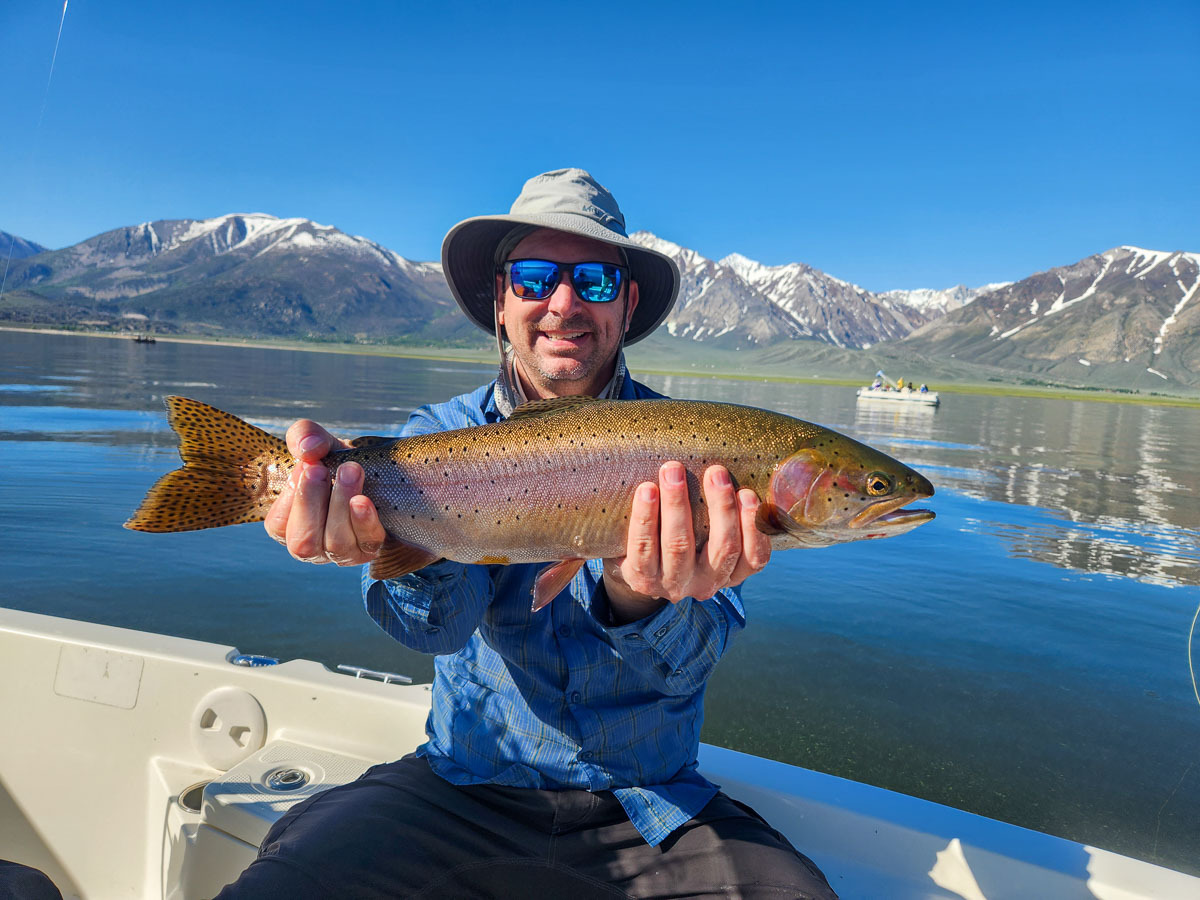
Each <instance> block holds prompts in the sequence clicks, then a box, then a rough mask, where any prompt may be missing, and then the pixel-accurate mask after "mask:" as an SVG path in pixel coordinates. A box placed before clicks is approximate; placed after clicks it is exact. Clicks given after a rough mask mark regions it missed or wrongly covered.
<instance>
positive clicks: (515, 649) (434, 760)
mask: <svg viewBox="0 0 1200 900" xmlns="http://www.w3.org/2000/svg"><path fill="white" fill-rule="evenodd" d="M494 388H495V382H492V383H490V384H487V385H484V386H483V387H481V388H479V389H478V390H476V391H474V392H472V393H470V394H463V395H462V396H460V397H455V398H454V399H453V400H450V401H447V402H446V403H438V404H433V405H430V406H424V407H421V408H420V409H418V410H416V411H414V412H413V414H412V416H411V417H410V418H409V421H408V424H407V425H406V426H405V428H404V432H403V433H404V434H405V435H411V434H426V433H430V432H437V431H445V430H447V429H451V428H465V427H467V426H469V425H481V424H484V423H487V422H497V421H500V420H501V419H502V418H503V416H502V415H501V414H500V412H499V411H498V410H497V408H496V402H495V396H494ZM660 396H661V395H660V394H656V393H654V392H653V391H651V390H650V389H649V388H647V387H645V386H644V385H641V384H638V383H637V382H635V381H634V380H633V379H632V378H625V379H624V380H623V383H622V386H621V392H620V398H621V399H622V400H629V399H649V398H655V397H660ZM542 565H543V564H527V565H512V566H484V565H466V564H464V563H457V562H450V561H447V560H443V561H441V562H438V563H435V564H433V565H431V566H428V567H426V568H424V569H422V570H420V571H419V572H414V573H412V574H411V575H405V576H404V577H402V578H397V579H391V580H387V581H377V580H374V579H372V578H371V577H370V576H369V575H368V574H366V572H365V571H364V575H363V595H364V598H365V600H366V607H367V612H368V613H369V614H370V616H371V618H373V619H374V620H375V621H376V622H377V623H379V625H380V627H381V628H383V629H384V630H385V631H386V632H387V633H388V634H390V635H391V636H392V637H394V638H395V639H396V640H398V641H400V642H401V643H403V644H404V645H405V646H407V647H411V648H412V649H414V650H418V651H421V652H423V653H435V654H438V656H437V659H436V660H435V662H434V668H435V675H434V681H433V708H432V710H431V711H430V714H429V719H428V721H427V722H426V726H425V729H426V732H427V734H428V736H429V740H428V741H427V742H426V743H424V744H422V745H421V747H419V748H418V750H417V753H418V755H420V756H424V757H426V758H428V760H429V762H430V765H431V766H432V767H433V770H434V771H435V772H437V773H438V774H439V775H440V776H442V777H443V778H445V779H446V780H448V781H450V782H452V783H454V784H480V783H489V784H501V785H509V786H515V787H530V788H541V789H549V790H554V789H563V788H579V789H584V790H590V791H612V792H613V794H614V795H615V796H616V797H617V799H618V800H619V801H620V802H621V805H622V806H623V807H624V809H625V811H626V813H628V815H629V818H630V820H631V821H632V822H633V824H634V826H635V827H636V828H637V829H638V831H639V832H640V833H641V834H642V836H643V837H645V839H646V840H647V842H649V843H650V844H651V845H656V844H658V843H659V842H660V841H662V840H663V838H665V837H666V836H667V835H668V834H670V833H671V832H672V831H674V830H675V829H676V828H678V827H679V826H680V825H682V824H683V823H684V822H686V821H688V819H690V818H692V816H694V815H695V814H696V813H698V812H699V811H700V810H701V809H703V808H704V806H705V804H707V803H708V801H709V800H711V799H712V798H713V796H714V795H715V794H716V792H717V787H716V785H714V784H712V783H711V782H709V781H707V780H706V779H705V778H703V777H702V776H701V775H700V774H699V773H698V772H697V771H696V751H697V749H698V748H699V743H700V725H701V722H702V721H703V718H704V706H703V703H704V686H705V682H706V681H707V680H708V677H709V675H710V674H711V672H712V670H713V667H714V666H715V665H716V663H717V660H718V659H720V658H721V654H723V653H724V652H725V649H726V648H727V647H728V646H729V642H730V640H731V639H732V638H733V635H734V634H735V633H736V632H738V631H740V630H741V629H742V628H743V627H744V626H745V614H744V611H743V609H742V602H741V597H740V595H739V592H738V591H737V590H736V589H726V590H723V591H720V592H719V593H718V594H717V595H716V596H715V597H712V598H710V599H707V600H705V601H704V602H699V601H698V600H695V599H693V598H690V597H689V598H686V599H684V600H683V601H681V602H679V603H676V604H667V605H666V606H665V607H663V608H662V609H660V610H659V611H658V612H656V613H654V614H653V615H650V616H648V617H647V618H645V619H642V620H640V621H637V622H633V623H631V624H628V625H620V626H610V625H608V624H606V623H607V622H609V621H610V620H609V616H608V603H607V599H606V597H605V593H604V589H603V586H602V584H601V580H600V576H601V561H600V560H591V561H589V562H588V563H587V564H586V565H585V566H584V567H583V568H582V569H581V570H580V571H579V573H578V574H577V575H576V576H575V578H574V580H573V581H572V582H571V584H570V585H569V586H568V587H567V589H566V590H565V591H564V592H563V593H562V594H560V595H559V596H558V597H557V598H556V599H555V600H554V601H553V602H552V603H550V605H549V606H547V607H546V608H545V609H542V610H541V611H539V612H536V613H533V612H530V609H529V604H530V596H531V591H532V588H533V580H534V578H535V576H536V575H537V573H538V572H539V571H540V569H541V568H542Z"/></svg>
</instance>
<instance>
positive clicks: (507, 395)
mask: <svg viewBox="0 0 1200 900" xmlns="http://www.w3.org/2000/svg"><path fill="white" fill-rule="evenodd" d="M492 319H493V321H494V322H495V324H496V349H497V350H499V351H500V374H499V375H498V376H497V377H496V408H497V409H499V410H500V413H501V415H503V416H504V417H505V418H508V417H509V416H511V415H512V411H513V410H514V409H516V408H517V406H518V405H519V404H518V403H517V399H518V394H517V391H516V389H515V388H514V387H513V383H512V378H513V376H512V367H511V366H510V365H509V362H508V351H507V350H505V349H504V328H503V326H502V325H501V324H500V304H499V303H493V304H492Z"/></svg>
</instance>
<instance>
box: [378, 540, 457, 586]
mask: <svg viewBox="0 0 1200 900" xmlns="http://www.w3.org/2000/svg"><path fill="white" fill-rule="evenodd" d="M439 559H441V557H440V556H438V555H437V554H436V553H430V552H429V551H428V550H425V549H424V548H422V547H414V546H413V545H412V544H406V543H404V542H403V541H398V540H396V539H395V538H393V537H389V538H387V539H386V540H385V541H384V542H383V548H382V549H381V550H380V551H379V555H378V556H377V557H375V559H374V560H373V561H372V562H371V577H372V578H377V579H379V580H381V581H382V580H383V579H386V578H399V577H400V576H401V575H407V574H408V573H409V572H415V571H417V569H423V568H425V567H426V566H428V565H432V564H433V563H435V562H437V561H438V560H439Z"/></svg>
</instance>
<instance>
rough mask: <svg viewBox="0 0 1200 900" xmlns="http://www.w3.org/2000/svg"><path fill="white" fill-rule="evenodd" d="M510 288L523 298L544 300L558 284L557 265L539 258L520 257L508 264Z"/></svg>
mask: <svg viewBox="0 0 1200 900" xmlns="http://www.w3.org/2000/svg"><path fill="white" fill-rule="evenodd" d="M508 277H509V279H510V280H511V281H512V290H513V293H514V294H516V295H517V296H518V297H520V298H521V299H523V300H545V299H546V298H547V297H549V296H550V295H551V294H552V293H554V288H555V287H557V286H558V265H557V264H556V263H552V262H546V261H544V260H540V259H522V260H519V261H518V262H514V263H512V264H511V265H510V266H509V270H508Z"/></svg>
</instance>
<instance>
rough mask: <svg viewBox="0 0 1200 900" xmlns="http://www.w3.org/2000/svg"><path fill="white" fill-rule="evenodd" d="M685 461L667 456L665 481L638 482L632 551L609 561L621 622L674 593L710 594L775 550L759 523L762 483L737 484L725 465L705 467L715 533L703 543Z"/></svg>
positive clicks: (611, 593)
mask: <svg viewBox="0 0 1200 900" xmlns="http://www.w3.org/2000/svg"><path fill="white" fill-rule="evenodd" d="M686 474H687V473H686V470H685V469H684V467H683V465H682V463H678V462H668V463H664V464H663V466H662V467H661V468H660V469H659V473H658V484H655V483H654V482H651V481H647V482H645V483H643V484H641V485H639V486H638V489H637V491H636V493H635V494H634V499H633V511H632V513H631V514H630V517H629V536H628V539H627V543H626V555H625V556H623V557H621V558H619V559H607V560H605V561H604V587H605V590H606V592H607V593H608V599H609V605H610V606H611V607H612V612H613V616H614V617H615V618H616V619H617V621H618V622H632V621H635V620H637V619H640V618H643V617H645V616H647V615H650V614H651V613H653V612H654V611H655V610H657V609H659V608H661V607H662V606H663V605H664V604H665V603H666V602H667V601H670V602H671V603H678V602H679V601H680V600H682V599H683V598H684V597H695V598H697V599H699V600H705V599H707V598H709V597H711V596H712V595H713V594H715V593H716V592H717V591H719V590H721V589H722V588H726V587H730V586H732V585H735V584H741V583H742V582H743V581H745V580H746V579H747V578H749V577H750V576H751V575H753V574H754V573H756V572H758V571H760V570H761V569H762V568H763V566H765V565H766V564H767V561H768V560H769V559H770V558H771V539H770V538H769V537H767V535H765V534H763V533H762V532H761V531H759V530H758V528H757V527H755V524H754V516H755V514H756V513H757V512H758V506H759V500H758V496H757V495H756V494H755V493H754V491H752V490H750V489H748V488H743V489H742V490H741V491H737V492H735V491H734V489H733V483H732V481H731V480H730V478H729V471H728V470H727V469H726V468H725V467H724V466H709V467H708V469H707V470H706V471H705V473H704V484H703V491H704V502H705V505H706V506H707V507H708V540H707V541H706V542H705V543H704V545H703V546H701V547H699V548H697V547H696V538H695V535H694V534H693V532H692V507H691V503H690V502H689V501H688V489H687V480H686Z"/></svg>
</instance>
